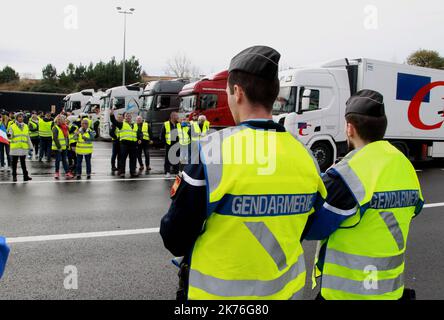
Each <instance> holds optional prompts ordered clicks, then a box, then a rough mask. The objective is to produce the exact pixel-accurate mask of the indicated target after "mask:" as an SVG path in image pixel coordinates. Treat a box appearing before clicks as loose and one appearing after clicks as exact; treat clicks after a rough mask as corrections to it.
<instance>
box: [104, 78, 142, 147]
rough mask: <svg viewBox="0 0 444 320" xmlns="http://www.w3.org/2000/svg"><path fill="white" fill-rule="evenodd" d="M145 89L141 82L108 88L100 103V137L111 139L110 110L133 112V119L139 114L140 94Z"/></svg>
mask: <svg viewBox="0 0 444 320" xmlns="http://www.w3.org/2000/svg"><path fill="white" fill-rule="evenodd" d="M142 93H143V89H142V88H141V87H140V85H139V83H135V84H131V85H128V86H119V87H114V88H111V89H108V90H106V92H105V94H104V95H103V96H102V98H101V103H100V130H99V131H100V137H101V138H103V139H105V140H109V139H111V136H110V129H111V120H110V111H111V109H112V108H114V109H115V110H116V113H124V112H126V113H131V115H132V117H133V120H134V119H135V118H136V117H137V116H138V114H139V108H140V96H141V95H142Z"/></svg>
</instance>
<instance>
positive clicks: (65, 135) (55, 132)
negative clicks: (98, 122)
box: [52, 115, 74, 180]
mask: <svg viewBox="0 0 444 320" xmlns="http://www.w3.org/2000/svg"><path fill="white" fill-rule="evenodd" d="M52 140H53V141H52V151H54V153H55V157H56V159H55V175H54V179H56V180H59V179H60V162H62V165H63V170H64V171H65V178H66V179H67V180H70V179H72V178H74V175H73V174H72V172H70V171H69V166H68V159H67V157H68V145H69V129H68V126H67V125H66V119H65V116H63V115H58V116H57V117H56V118H55V119H54V127H53V129H52Z"/></svg>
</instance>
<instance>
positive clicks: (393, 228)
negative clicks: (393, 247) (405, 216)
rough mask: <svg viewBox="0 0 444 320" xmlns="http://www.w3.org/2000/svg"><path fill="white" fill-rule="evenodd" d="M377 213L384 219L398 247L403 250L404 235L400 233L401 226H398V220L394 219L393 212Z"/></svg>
mask: <svg viewBox="0 0 444 320" xmlns="http://www.w3.org/2000/svg"><path fill="white" fill-rule="evenodd" d="M379 215H380V216H381V218H382V220H384V222H385V224H386V225H387V228H388V229H389V230H390V233H391V234H392V236H393V238H394V239H395V241H396V244H397V245H398V249H399V250H404V247H405V242H404V236H403V235H402V230H401V227H400V226H399V223H398V220H396V217H395V215H394V214H393V212H380V213H379Z"/></svg>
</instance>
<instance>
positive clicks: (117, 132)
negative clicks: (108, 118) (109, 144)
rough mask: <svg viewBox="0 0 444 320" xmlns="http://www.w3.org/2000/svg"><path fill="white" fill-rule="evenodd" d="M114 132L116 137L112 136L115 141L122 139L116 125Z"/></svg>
mask: <svg viewBox="0 0 444 320" xmlns="http://www.w3.org/2000/svg"><path fill="white" fill-rule="evenodd" d="M114 134H115V135H116V138H112V140H113V141H116V140H120V130H119V128H117V127H116V129H115V130H114Z"/></svg>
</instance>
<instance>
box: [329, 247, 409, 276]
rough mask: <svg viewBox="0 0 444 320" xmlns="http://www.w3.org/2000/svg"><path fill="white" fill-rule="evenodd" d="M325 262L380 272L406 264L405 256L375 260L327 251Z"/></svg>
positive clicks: (331, 250)
mask: <svg viewBox="0 0 444 320" xmlns="http://www.w3.org/2000/svg"><path fill="white" fill-rule="evenodd" d="M325 262H326V263H331V264H336V265H339V266H343V267H346V268H349V269H353V270H361V271H363V270H364V269H365V268H366V267H368V266H375V267H376V268H377V270H378V271H384V270H392V269H396V268H398V267H399V266H401V265H402V264H403V263H404V254H400V255H398V256H393V257H386V258H374V257H367V256H360V255H356V254H349V253H345V252H341V251H337V250H333V249H327V253H326V257H325Z"/></svg>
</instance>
